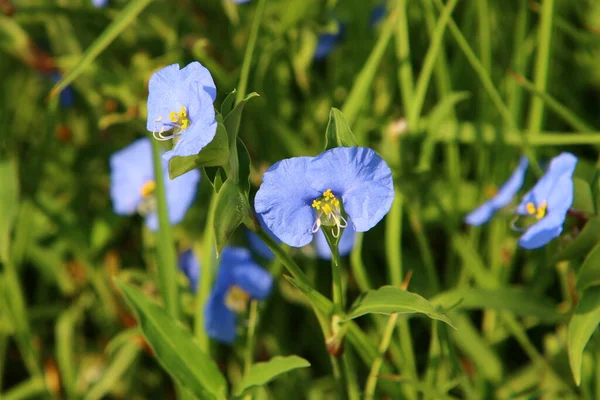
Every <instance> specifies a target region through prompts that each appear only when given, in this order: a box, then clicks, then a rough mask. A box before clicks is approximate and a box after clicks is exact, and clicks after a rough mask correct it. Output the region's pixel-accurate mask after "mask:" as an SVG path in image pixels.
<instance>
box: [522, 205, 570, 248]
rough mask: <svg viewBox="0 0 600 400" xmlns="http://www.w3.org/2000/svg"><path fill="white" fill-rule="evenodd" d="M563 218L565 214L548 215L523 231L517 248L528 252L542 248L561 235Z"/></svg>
mask: <svg viewBox="0 0 600 400" xmlns="http://www.w3.org/2000/svg"><path fill="white" fill-rule="evenodd" d="M565 217H566V213H565V214H561V213H549V214H548V215H546V216H545V217H544V218H542V219H540V220H539V221H538V222H537V223H536V224H534V225H532V226H531V227H529V229H527V231H525V233H524V234H523V236H521V238H520V239H519V246H521V247H523V248H524V249H528V250H531V249H537V248H539V247H542V246H544V245H545V244H546V243H548V242H549V241H551V240H552V239H554V238H556V237H558V235H560V234H561V232H562V229H563V223H564V222H565Z"/></svg>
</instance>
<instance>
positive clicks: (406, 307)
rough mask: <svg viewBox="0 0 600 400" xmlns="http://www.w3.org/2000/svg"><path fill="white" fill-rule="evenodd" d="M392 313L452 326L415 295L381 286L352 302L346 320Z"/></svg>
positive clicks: (431, 306) (427, 302)
mask: <svg viewBox="0 0 600 400" xmlns="http://www.w3.org/2000/svg"><path fill="white" fill-rule="evenodd" d="M394 313H401V314H412V313H421V314H425V315H427V316H428V317H429V318H432V319H437V320H439V321H442V322H445V323H447V324H448V325H450V326H452V323H451V322H450V319H448V317H447V316H445V315H444V314H442V313H440V312H438V311H437V310H436V309H435V308H434V307H433V305H432V304H431V303H430V302H429V301H427V300H425V299H424V298H423V297H421V296H419V295H418V294H416V293H411V292H407V291H406V290H403V289H401V288H399V287H394V286H382V287H381V288H379V289H377V290H369V291H367V292H366V293H364V295H363V296H362V297H360V298H358V299H357V300H356V302H354V305H353V306H352V308H351V309H350V311H349V313H348V316H347V318H346V319H347V320H349V319H354V318H358V317H360V316H362V315H365V314H386V315H389V314H394Z"/></svg>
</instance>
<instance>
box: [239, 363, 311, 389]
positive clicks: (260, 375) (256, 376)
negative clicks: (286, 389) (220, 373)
mask: <svg viewBox="0 0 600 400" xmlns="http://www.w3.org/2000/svg"><path fill="white" fill-rule="evenodd" d="M306 367H310V363H309V362H308V361H306V360H305V359H304V358H301V357H298V356H288V357H280V356H277V357H273V358H272V359H270V360H269V361H267V362H260V363H256V364H253V365H252V368H251V369H250V373H249V374H248V376H246V377H245V378H244V379H243V380H242V381H241V382H240V384H239V386H238V387H237V390H236V396H240V397H241V396H243V395H244V392H246V391H247V390H249V389H251V388H253V387H255V386H263V385H265V384H267V383H268V382H269V381H271V380H273V379H275V378H276V377H277V376H279V375H281V374H285V373H286V372H288V371H291V370H294V369H298V368H306Z"/></svg>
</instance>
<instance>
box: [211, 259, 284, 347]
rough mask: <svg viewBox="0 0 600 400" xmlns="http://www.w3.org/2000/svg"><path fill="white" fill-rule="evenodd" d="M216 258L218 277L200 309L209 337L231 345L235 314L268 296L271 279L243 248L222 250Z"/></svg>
mask: <svg viewBox="0 0 600 400" xmlns="http://www.w3.org/2000/svg"><path fill="white" fill-rule="evenodd" d="M220 258H221V263H220V265H219V274H218V275H217V280H216V282H215V285H214V287H213V290H212V292H211V294H210V297H209V299H208V302H207V303H206V308H205V310H204V311H205V315H204V321H205V329H206V333H207V334H208V336H209V337H211V338H213V339H215V340H217V341H219V342H224V343H232V342H233V341H234V340H235V337H236V336H237V335H236V321H237V314H238V313H243V312H245V311H246V309H247V307H248V301H249V300H250V299H256V300H264V299H265V298H267V297H268V296H269V294H270V293H271V289H272V288H273V277H272V276H271V275H270V274H269V273H268V272H267V271H265V270H264V269H263V268H262V267H261V266H260V265H258V264H257V263H256V262H254V260H252V255H251V254H250V251H249V250H248V249H245V248H243V247H225V248H224V249H223V251H222V252H221V256H220Z"/></svg>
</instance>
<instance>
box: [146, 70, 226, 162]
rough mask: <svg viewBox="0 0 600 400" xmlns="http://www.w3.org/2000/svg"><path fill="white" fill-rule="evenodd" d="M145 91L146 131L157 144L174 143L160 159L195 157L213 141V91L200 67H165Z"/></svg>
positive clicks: (215, 126) (208, 76) (209, 79)
mask: <svg viewBox="0 0 600 400" xmlns="http://www.w3.org/2000/svg"><path fill="white" fill-rule="evenodd" d="M148 90H149V93H148V120H147V122H146V128H147V129H148V130H149V131H151V132H153V134H154V137H155V138H156V139H157V140H170V139H175V140H174V141H175V142H176V143H175V146H174V147H173V150H170V151H167V152H166V153H165V154H164V155H163V158H165V159H167V160H168V159H170V158H171V157H174V156H192V155H196V154H198V153H199V152H200V150H202V149H203V148H204V147H205V146H206V145H207V144H209V143H210V142H211V141H212V140H213V138H214V137H215V133H216V131H217V121H216V119H215V109H214V107H213V102H214V101H215V99H216V97H217V88H216V86H215V83H214V81H213V78H212V76H211V75H210V72H209V71H208V70H207V69H206V68H204V67H203V66H202V64H200V63H199V62H192V63H190V64H188V65H187V66H186V67H185V68H183V69H179V64H173V65H169V66H168V67H165V68H163V69H161V70H160V71H157V72H155V73H154V74H153V75H152V77H151V78H150V82H149V84H148Z"/></svg>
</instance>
